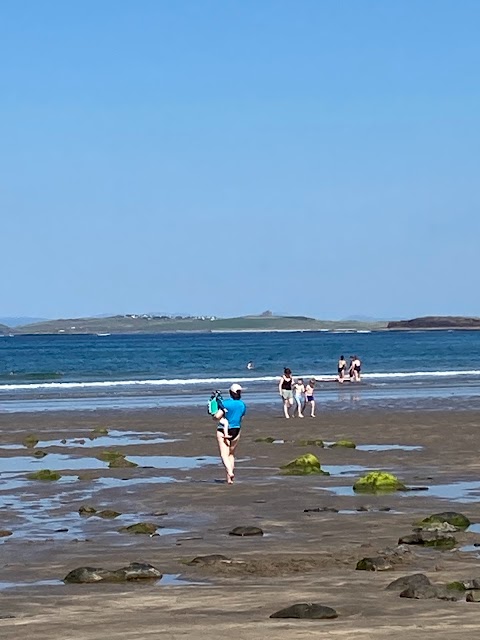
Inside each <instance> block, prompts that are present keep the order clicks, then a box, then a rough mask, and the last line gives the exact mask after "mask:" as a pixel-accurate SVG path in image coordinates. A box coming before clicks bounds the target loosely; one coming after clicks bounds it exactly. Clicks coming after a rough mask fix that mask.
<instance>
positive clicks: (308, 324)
mask: <svg viewBox="0 0 480 640" xmlns="http://www.w3.org/2000/svg"><path fill="white" fill-rule="evenodd" d="M385 328H386V323H380V322H377V323H364V322H354V321H338V322H336V321H323V320H315V319H314V318H307V317H304V316H265V315H262V316H242V317H239V318H210V317H203V318H202V317H200V318H199V317H196V318H181V317H175V318H170V317H167V316H164V317H156V316H149V315H141V316H136V315H128V316H112V317H109V318H71V319H61V320H49V321H46V322H37V323H34V324H28V325H25V326H22V327H16V333H28V334H53V333H64V334H79V333H80V334H82V333H116V334H118V333H161V332H180V331H197V332H212V331H319V330H321V329H324V330H325V329H328V330H335V329H341V330H347V329H350V330H352V331H355V330H371V329H385Z"/></svg>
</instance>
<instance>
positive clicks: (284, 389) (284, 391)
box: [278, 367, 293, 419]
mask: <svg viewBox="0 0 480 640" xmlns="http://www.w3.org/2000/svg"><path fill="white" fill-rule="evenodd" d="M292 386H293V376H292V371H291V369H289V368H288V367H285V369H284V370H283V376H282V377H281V378H280V382H279V383H278V392H279V394H280V397H281V398H282V399H283V413H284V414H285V418H287V419H288V418H290V412H289V409H290V407H292V406H293V389H292Z"/></svg>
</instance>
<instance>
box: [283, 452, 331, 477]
mask: <svg viewBox="0 0 480 640" xmlns="http://www.w3.org/2000/svg"><path fill="white" fill-rule="evenodd" d="M280 468H281V469H282V472H283V473H284V474H285V475H290V476H306V475H311V474H315V473H317V474H322V475H325V476H329V475H330V474H329V473H328V471H323V469H322V468H321V466H320V460H319V459H318V458H317V456H314V455H313V453H306V454H305V455H303V456H299V457H298V458H295V460H292V461H291V462H288V463H287V464H285V465H283V466H282V467H280Z"/></svg>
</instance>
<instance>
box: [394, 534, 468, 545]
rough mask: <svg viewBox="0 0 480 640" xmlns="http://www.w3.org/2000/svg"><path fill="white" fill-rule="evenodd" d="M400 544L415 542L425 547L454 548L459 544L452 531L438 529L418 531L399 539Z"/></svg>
mask: <svg viewBox="0 0 480 640" xmlns="http://www.w3.org/2000/svg"><path fill="white" fill-rule="evenodd" d="M398 544H414V545H420V546H424V547H436V548H440V549H453V547H454V546H455V545H456V544H457V540H456V538H455V537H454V536H453V535H452V534H450V533H438V532H436V531H417V532H415V533H411V534H409V535H407V536H403V537H402V538H400V539H399V541H398Z"/></svg>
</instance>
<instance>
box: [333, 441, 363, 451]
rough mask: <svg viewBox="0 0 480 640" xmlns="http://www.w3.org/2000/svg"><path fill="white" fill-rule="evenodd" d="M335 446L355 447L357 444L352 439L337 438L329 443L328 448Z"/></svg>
mask: <svg viewBox="0 0 480 640" xmlns="http://www.w3.org/2000/svg"><path fill="white" fill-rule="evenodd" d="M335 447H345V448H346V449H356V448H357V445H356V444H355V442H353V440H337V442H334V443H333V444H331V445H330V449H334V448H335Z"/></svg>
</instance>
